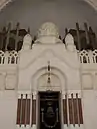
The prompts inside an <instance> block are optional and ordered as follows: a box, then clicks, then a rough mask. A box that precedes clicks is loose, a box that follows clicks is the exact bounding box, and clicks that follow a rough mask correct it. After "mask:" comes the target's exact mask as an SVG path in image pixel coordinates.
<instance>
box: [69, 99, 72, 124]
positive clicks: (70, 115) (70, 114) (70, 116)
mask: <svg viewBox="0 0 97 129" xmlns="http://www.w3.org/2000/svg"><path fill="white" fill-rule="evenodd" d="M68 103H69V121H70V124H73V113H72V99H68Z"/></svg>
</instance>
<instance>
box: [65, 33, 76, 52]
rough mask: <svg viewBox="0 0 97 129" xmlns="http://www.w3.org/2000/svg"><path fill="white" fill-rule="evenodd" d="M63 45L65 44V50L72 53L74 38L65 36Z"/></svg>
mask: <svg viewBox="0 0 97 129" xmlns="http://www.w3.org/2000/svg"><path fill="white" fill-rule="evenodd" d="M65 43H66V47H67V50H69V51H71V52H74V51H75V50H76V48H75V45H74V38H73V36H72V35H71V34H70V33H68V34H67V35H66V37H65Z"/></svg>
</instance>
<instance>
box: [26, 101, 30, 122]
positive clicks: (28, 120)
mask: <svg viewBox="0 0 97 129" xmlns="http://www.w3.org/2000/svg"><path fill="white" fill-rule="evenodd" d="M26 124H30V99H27V115H26Z"/></svg>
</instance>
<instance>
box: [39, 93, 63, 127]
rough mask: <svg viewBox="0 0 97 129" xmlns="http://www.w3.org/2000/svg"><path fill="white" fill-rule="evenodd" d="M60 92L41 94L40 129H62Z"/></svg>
mask: <svg viewBox="0 0 97 129" xmlns="http://www.w3.org/2000/svg"><path fill="white" fill-rule="evenodd" d="M59 95H60V93H59V92H51V91H48V92H40V93H39V98H40V109H39V117H40V120H39V121H40V129H61V123H60V113H59V112H60V111H59V110H60V109H59Z"/></svg>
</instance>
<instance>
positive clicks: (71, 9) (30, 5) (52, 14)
mask: <svg viewBox="0 0 97 129" xmlns="http://www.w3.org/2000/svg"><path fill="white" fill-rule="evenodd" d="M12 1H14V2H12ZM84 1H86V2H87V3H89V4H87V3H86V2H84ZM11 2H12V4H8V3H11ZM6 5H8V6H6ZM90 5H91V6H90ZM4 7H6V8H4ZM94 9H95V10H96V9H97V0H33V1H32V0H29V1H28V0H0V10H1V12H0V28H1V27H2V26H5V25H7V24H8V23H6V22H10V21H11V22H12V23H15V24H16V22H20V23H21V24H22V26H23V27H24V28H25V27H26V28H27V27H30V28H31V27H32V30H31V33H32V34H33V33H34V34H35V31H36V30H37V29H38V28H39V27H40V25H41V24H42V23H43V22H46V21H51V22H54V23H55V24H56V25H58V27H59V28H60V30H61V32H63V31H64V29H65V27H67V28H75V23H76V22H79V24H80V27H81V28H82V27H83V23H84V22H87V24H88V25H90V26H92V27H93V29H94V30H95V31H96V32H97V25H96V24H97V11H95V10H94ZM63 12H64V13H63Z"/></svg>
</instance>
